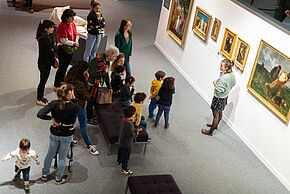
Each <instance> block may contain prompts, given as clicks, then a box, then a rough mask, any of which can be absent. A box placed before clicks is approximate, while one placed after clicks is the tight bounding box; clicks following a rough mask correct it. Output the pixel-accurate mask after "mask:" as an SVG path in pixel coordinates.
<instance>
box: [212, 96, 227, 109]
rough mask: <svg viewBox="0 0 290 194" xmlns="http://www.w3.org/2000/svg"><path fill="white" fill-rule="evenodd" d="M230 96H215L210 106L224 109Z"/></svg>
mask: <svg viewBox="0 0 290 194" xmlns="http://www.w3.org/2000/svg"><path fill="white" fill-rule="evenodd" d="M227 100H228V97H226V98H217V97H215V96H214V97H213V99H212V102H211V106H210V108H211V109H212V110H215V111H223V110H224V109H225V107H226V105H227Z"/></svg>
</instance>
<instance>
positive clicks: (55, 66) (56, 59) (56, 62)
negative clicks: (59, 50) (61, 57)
mask: <svg viewBox="0 0 290 194" xmlns="http://www.w3.org/2000/svg"><path fill="white" fill-rule="evenodd" d="M52 67H53V68H54V69H57V68H58V67H59V62H58V58H56V57H54V63H53V64H52Z"/></svg>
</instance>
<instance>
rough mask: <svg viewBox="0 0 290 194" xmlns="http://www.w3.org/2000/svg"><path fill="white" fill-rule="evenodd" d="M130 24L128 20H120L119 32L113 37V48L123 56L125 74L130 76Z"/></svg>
mask: <svg viewBox="0 0 290 194" xmlns="http://www.w3.org/2000/svg"><path fill="white" fill-rule="evenodd" d="M131 28H132V23H131V21H130V20H122V21H121V25H120V28H119V31H118V32H117V34H116V36H115V46H116V47H117V48H118V49H119V51H120V52H122V53H124V54H125V63H124V66H125V67H126V74H127V75H131V68H130V63H129V62H130V61H131V56H132V32H131Z"/></svg>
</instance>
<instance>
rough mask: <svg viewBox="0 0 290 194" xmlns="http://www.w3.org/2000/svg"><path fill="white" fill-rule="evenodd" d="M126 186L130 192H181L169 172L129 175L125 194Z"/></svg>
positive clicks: (133, 193) (139, 193)
mask: <svg viewBox="0 0 290 194" xmlns="http://www.w3.org/2000/svg"><path fill="white" fill-rule="evenodd" d="M128 188H129V190H130V192H131V194H147V193H154V194H158V193H163V194H181V191H180V189H179V187H178V186H177V184H176V182H175V180H174V178H173V176H172V175H170V174H162V175H145V176H130V177H129V178H128V181H127V187H126V192H125V194H127V191H128Z"/></svg>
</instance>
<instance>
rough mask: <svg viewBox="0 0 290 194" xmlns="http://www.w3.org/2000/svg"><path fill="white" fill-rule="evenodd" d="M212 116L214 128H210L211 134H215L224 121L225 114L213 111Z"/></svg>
mask: <svg viewBox="0 0 290 194" xmlns="http://www.w3.org/2000/svg"><path fill="white" fill-rule="evenodd" d="M212 116H213V120H212V126H211V128H210V131H211V132H213V131H214V130H215V129H217V127H218V124H219V123H220V121H221V120H222V117H223V112H222V111H217V110H212Z"/></svg>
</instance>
